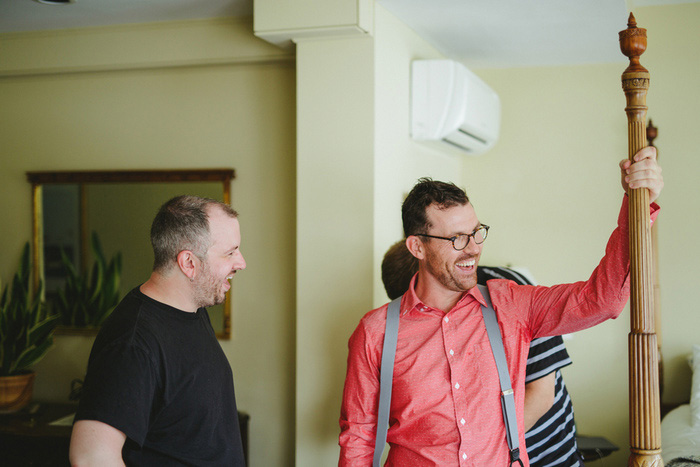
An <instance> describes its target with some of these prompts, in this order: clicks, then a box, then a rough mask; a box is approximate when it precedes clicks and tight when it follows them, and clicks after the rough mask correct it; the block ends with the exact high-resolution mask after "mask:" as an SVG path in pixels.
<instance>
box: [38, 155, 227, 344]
mask: <svg viewBox="0 0 700 467" xmlns="http://www.w3.org/2000/svg"><path fill="white" fill-rule="evenodd" d="M233 177H234V171H233V170H232V169H212V170H168V171H121V172H104V171H103V172H28V173H27V178H28V180H29V182H30V183H31V184H32V187H33V207H34V234H33V243H34V245H33V246H34V248H33V252H34V261H35V264H36V265H37V267H36V268H35V271H37V277H35V281H36V282H37V283H38V281H39V280H43V281H44V286H45V294H46V300H47V304H48V305H49V306H50V307H51V308H52V309H53V310H56V311H57V312H60V313H61V314H62V325H61V326H59V329H57V332H59V333H64V334H85V333H94V332H96V331H97V329H98V328H99V323H100V322H101V321H102V320H104V319H105V318H106V316H108V314H109V312H111V310H112V309H113V308H114V306H116V304H117V303H118V302H119V300H120V299H121V298H122V297H123V296H124V295H125V294H126V293H127V292H128V291H129V290H131V289H132V288H134V287H137V286H139V285H140V284H141V283H143V282H144V281H145V280H146V279H148V277H149V276H150V273H151V270H152V267H153V252H152V250H151V244H150V240H149V238H150V228H151V222H152V221H153V217H154V216H155V214H156V212H157V211H158V208H160V206H161V205H162V204H163V203H164V202H165V201H167V200H169V199H170V198H172V197H174V196H177V195H182V194H191V195H197V196H202V197H207V198H212V199H216V200H219V201H223V202H225V203H230V182H231V180H232V179H233ZM208 312H209V316H210V318H211V321H212V325H213V327H214V330H215V331H216V333H217V336H218V337H219V338H220V339H228V338H230V291H229V292H228V293H227V294H226V301H225V302H224V303H223V304H221V305H217V306H214V307H210V308H208Z"/></svg>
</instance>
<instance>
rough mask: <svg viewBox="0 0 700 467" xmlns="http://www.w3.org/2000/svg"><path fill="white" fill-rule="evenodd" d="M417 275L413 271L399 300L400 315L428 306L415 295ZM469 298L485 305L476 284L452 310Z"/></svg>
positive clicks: (427, 307)
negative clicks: (406, 288)
mask: <svg viewBox="0 0 700 467" xmlns="http://www.w3.org/2000/svg"><path fill="white" fill-rule="evenodd" d="M417 277H418V273H415V274H414V275H413V278H412V279H411V283H410V284H409V286H408V290H407V291H406V293H405V294H404V296H403V299H402V300H401V315H402V316H403V315H405V314H406V313H408V312H409V311H412V310H415V311H424V310H425V309H429V308H430V307H429V306H428V305H426V304H425V303H423V301H422V300H421V299H420V298H418V295H416V288H415V285H416V278H417ZM471 300H476V301H477V302H479V304H480V305H482V306H486V300H485V299H484V296H483V295H482V294H481V290H479V287H478V286H475V287H472V288H471V289H469V290H467V291H466V292H464V293H463V294H462V296H461V297H460V299H459V300H458V301H457V304H456V305H455V306H454V308H453V310H456V309H459V308H460V307H462V306H464V305H465V304H466V303H468V302H469V301H471Z"/></svg>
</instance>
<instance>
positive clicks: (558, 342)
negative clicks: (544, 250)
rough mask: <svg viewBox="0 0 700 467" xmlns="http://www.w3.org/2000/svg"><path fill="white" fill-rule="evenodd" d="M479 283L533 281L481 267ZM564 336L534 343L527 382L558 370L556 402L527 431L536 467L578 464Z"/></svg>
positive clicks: (530, 355) (555, 387) (495, 269)
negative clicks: (563, 373) (566, 381)
mask: <svg viewBox="0 0 700 467" xmlns="http://www.w3.org/2000/svg"><path fill="white" fill-rule="evenodd" d="M477 272H478V282H479V283H480V284H485V283H486V281H487V280H490V279H509V280H512V281H514V282H517V283H518V284H532V283H533V282H534V281H532V280H531V279H530V278H528V277H527V276H526V275H525V274H523V273H521V272H518V271H515V270H513V269H506V268H498V267H489V266H479V269H478V271H477ZM571 363H572V362H571V358H569V354H568V353H567V352H566V347H565V346H564V341H563V339H562V338H561V336H555V337H540V338H538V339H535V340H533V341H532V342H531V343H530V351H529V353H528V356H527V366H526V367H525V373H526V376H525V384H527V383H530V382H532V381H535V380H537V379H539V378H542V377H544V376H547V375H548V374H550V373H552V372H555V383H554V403H553V404H552V407H551V408H550V409H549V410H548V411H547V413H545V414H544V415H543V416H542V417H541V418H540V419H539V420H538V421H537V423H535V425H534V426H533V427H532V428H531V429H530V430H529V431H528V432H527V433H525V445H526V447H527V453H528V456H529V457H530V465H531V466H533V467H554V466H556V467H559V466H578V465H583V464H582V463H581V462H580V457H579V454H578V447H577V445H576V426H575V424H574V407H573V405H572V403H571V398H570V397H569V393H568V392H567V391H566V385H565V384H564V379H563V378H562V376H561V372H560V371H559V370H560V369H561V368H563V367H565V366H567V365H570V364H571Z"/></svg>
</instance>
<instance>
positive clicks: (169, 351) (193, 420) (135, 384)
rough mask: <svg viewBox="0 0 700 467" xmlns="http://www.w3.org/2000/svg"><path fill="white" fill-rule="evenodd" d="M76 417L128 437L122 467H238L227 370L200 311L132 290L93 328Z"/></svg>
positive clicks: (230, 376) (237, 434)
mask: <svg viewBox="0 0 700 467" xmlns="http://www.w3.org/2000/svg"><path fill="white" fill-rule="evenodd" d="M75 419H76V420H98V421H101V422H103V423H106V424H108V425H110V426H112V427H114V428H116V429H118V430H120V431H121V432H123V433H124V434H126V436H127V442H126V443H125V445H124V449H123V450H122V455H123V458H124V461H125V463H126V464H127V465H148V466H152V465H158V466H161V465H163V466H165V465H196V466H243V465H245V462H244V457H243V446H242V442H241V434H240V429H239V425H238V412H237V409H236V400H235V394H234V389H233V374H232V372H231V367H230V365H229V363H228V360H227V359H226V356H225V355H224V353H223V351H222V349H221V346H220V345H219V342H218V341H217V340H216V335H215V333H214V330H213V328H212V326H211V322H210V321H209V315H208V314H207V311H206V309H204V308H201V309H199V310H198V311H197V312H196V313H188V312H185V311H182V310H178V309H176V308H173V307H170V306H168V305H165V304H163V303H160V302H157V301H155V300H153V299H151V298H149V297H147V296H145V295H144V294H143V293H141V292H140V291H139V289H138V287H137V288H135V289H134V290H132V291H131V292H129V294H127V296H126V297H124V299H123V300H122V301H121V303H120V304H119V305H118V306H117V308H116V309H115V310H114V312H113V313H112V315H111V316H110V317H109V319H108V320H107V321H106V322H105V323H104V324H103V326H102V328H101V329H100V332H99V334H98V335H97V338H96V339H95V343H94V345H93V348H92V351H91V353H90V359H89V362H88V371H87V375H86V377H85V384H84V386H83V394H82V396H81V400H80V405H79V407H78V412H77V414H76V417H75Z"/></svg>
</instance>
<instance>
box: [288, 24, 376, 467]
mask: <svg viewBox="0 0 700 467" xmlns="http://www.w3.org/2000/svg"><path fill="white" fill-rule="evenodd" d="M373 47H374V46H373V43H372V40H371V39H370V38H368V37H364V36H355V37H344V38H334V39H331V40H304V41H300V42H299V43H298V44H297V102H298V110H297V136H298V146H297V232H298V236H297V239H298V240H297V323H296V326H297V346H296V349H297V355H296V362H297V364H296V369H297V374H296V417H297V418H296V465H299V466H306V465H309V466H310V465H333V464H335V463H337V461H338V447H337V440H338V432H339V428H338V417H339V415H340V396H341V393H342V388H343V380H344V375H345V373H344V367H345V358H346V356H347V350H346V349H347V347H346V345H345V342H347V330H348V328H349V327H351V326H352V322H353V321H354V320H355V318H354V317H355V312H356V311H357V310H362V309H368V308H369V307H370V305H371V294H372V269H371V268H372V227H373V223H372V215H373V208H372V205H373V199H374V193H373V190H372V182H373V179H374V173H373V147H372V146H373V139H372V137H373V114H372V113H373V108H374V105H373V99H374V96H373V85H374V76H373V64H372V60H373V56H374V50H373Z"/></svg>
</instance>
